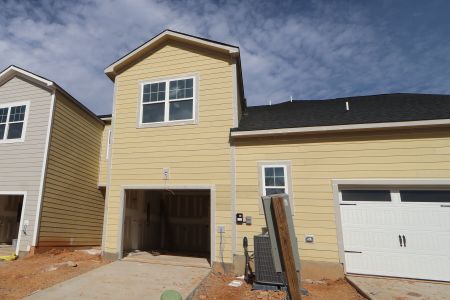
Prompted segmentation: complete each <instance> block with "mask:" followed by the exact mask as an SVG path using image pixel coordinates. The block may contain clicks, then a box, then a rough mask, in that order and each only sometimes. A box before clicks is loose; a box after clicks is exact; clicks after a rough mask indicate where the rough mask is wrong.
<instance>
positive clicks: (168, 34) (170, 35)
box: [104, 30, 240, 81]
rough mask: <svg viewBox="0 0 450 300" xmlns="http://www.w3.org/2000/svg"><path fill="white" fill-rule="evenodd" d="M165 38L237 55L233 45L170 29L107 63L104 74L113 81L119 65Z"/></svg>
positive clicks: (125, 63)
mask: <svg viewBox="0 0 450 300" xmlns="http://www.w3.org/2000/svg"><path fill="white" fill-rule="evenodd" d="M167 39H174V40H182V41H187V42H189V43H193V44H196V45H199V46H204V47H207V48H210V49H213V50H216V51H219V52H222V53H226V54H228V55H230V56H231V57H239V53H240V52H239V48H238V47H233V46H227V45H222V44H219V43H215V42H213V41H206V40H203V39H201V38H198V37H194V36H190V35H186V34H182V33H179V32H174V31H171V30H165V31H163V32H162V33H160V34H158V35H157V36H155V37H154V38H152V39H150V40H149V41H148V42H146V43H144V44H143V45H141V46H139V47H138V48H136V49H134V50H133V51H131V52H130V53H128V54H126V55H125V56H123V57H121V58H120V59H118V60H117V61H115V62H114V63H112V64H111V65H109V66H108V67H107V68H106V69H105V70H104V72H105V74H106V75H107V76H108V77H109V78H110V79H111V80H112V81H114V79H115V77H116V75H117V70H118V69H120V68H121V67H124V66H126V65H127V64H128V63H131V62H132V61H133V57H135V56H136V55H139V54H140V53H142V52H144V51H148V49H149V48H150V47H153V46H156V45H159V44H160V43H162V42H164V41H165V40H167Z"/></svg>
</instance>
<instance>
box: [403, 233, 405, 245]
mask: <svg viewBox="0 0 450 300" xmlns="http://www.w3.org/2000/svg"><path fill="white" fill-rule="evenodd" d="M403 247H406V239H405V236H404V235H403Z"/></svg>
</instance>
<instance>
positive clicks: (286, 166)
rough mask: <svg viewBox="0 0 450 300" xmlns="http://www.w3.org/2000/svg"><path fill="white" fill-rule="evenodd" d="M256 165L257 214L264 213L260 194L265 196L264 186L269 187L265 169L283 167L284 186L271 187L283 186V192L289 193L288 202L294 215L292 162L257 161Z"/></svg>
mask: <svg viewBox="0 0 450 300" xmlns="http://www.w3.org/2000/svg"><path fill="white" fill-rule="evenodd" d="M257 165H258V174H259V175H258V178H259V179H258V185H259V197H258V203H259V214H261V215H262V214H264V208H263V205H262V200H261V196H266V188H271V187H270V186H266V181H265V169H266V168H283V171H284V186H283V187H281V186H279V187H273V188H284V189H285V193H286V194H288V195H289V202H290V205H291V212H292V215H294V212H295V205H294V192H293V191H294V190H293V188H292V182H293V180H292V164H291V161H288V160H286V161H259V162H257Z"/></svg>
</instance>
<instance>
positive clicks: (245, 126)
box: [100, 30, 450, 281]
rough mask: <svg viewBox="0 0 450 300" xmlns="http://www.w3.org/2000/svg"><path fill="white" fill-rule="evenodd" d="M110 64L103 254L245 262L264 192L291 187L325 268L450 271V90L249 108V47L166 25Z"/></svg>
mask: <svg viewBox="0 0 450 300" xmlns="http://www.w3.org/2000/svg"><path fill="white" fill-rule="evenodd" d="M105 73H106V74H107V76H108V77H109V78H110V79H111V80H112V81H113V82H114V105H113V113H112V116H111V118H112V126H111V134H110V133H109V130H110V129H109V127H108V128H107V129H106V130H108V132H104V134H103V145H109V150H106V149H103V157H106V153H108V160H107V164H108V167H107V168H105V166H104V164H105V163H106V162H105V161H102V169H101V170H102V172H101V174H100V181H101V183H102V184H105V185H106V197H107V201H106V209H105V221H104V222H105V225H104V226H105V227H104V228H105V230H104V237H103V239H104V243H103V251H104V254H105V256H108V257H110V258H121V257H123V256H124V255H126V252H127V251H133V250H136V249H140V250H151V249H153V250H154V249H162V250H163V251H168V252H170V253H172V254H177V255H193V254H195V255H198V256H203V257H207V258H209V259H210V261H211V262H219V261H221V262H225V263H237V262H238V261H239V260H240V259H241V258H242V255H243V249H242V239H243V237H245V236H246V237H248V238H249V241H250V245H251V246H252V244H253V235H256V234H259V233H261V231H262V230H263V227H265V221H264V216H263V215H262V210H261V199H260V197H261V195H265V194H270V193H279V192H286V193H287V194H289V196H290V201H291V204H292V207H293V218H294V223H295V227H296V228H295V230H296V233H297V238H298V241H299V248H300V256H301V258H302V260H304V261H305V263H306V262H307V261H314V262H316V264H315V265H317V266H319V268H320V270H319V271H322V272H324V273H326V272H327V270H331V269H330V268H337V269H341V266H342V265H343V266H344V269H345V271H346V272H349V273H360V274H376V275H388V276H400V277H413V278H422V279H433V280H446V281H450V274H449V273H448V270H449V269H450V256H449V253H450V240H449V236H450V160H449V154H450V96H440V95H418V94H392V95H374V96H367V97H350V98H345V99H335V100H326V101H292V102H287V103H282V104H277V105H272V106H270V105H269V106H258V107H247V106H246V103H245V98H244V89H243V84H242V76H241V73H242V71H241V65H240V52H239V48H238V47H236V46H232V45H228V44H223V43H219V42H215V41H211V40H206V39H203V38H198V37H194V36H190V35H186V34H182V33H178V32H174V31H170V30H166V31H164V32H162V33H161V34H159V35H157V36H156V37H154V38H153V39H151V40H150V41H148V42H146V43H145V44H143V45H141V46H140V47H138V48H136V49H135V50H133V51H132V52H130V53H129V54H127V55H125V56H124V57H122V58H120V59H119V60H118V61H116V62H114V63H113V64H112V65H110V66H109V67H108V68H106V70H105ZM262 88H263V87H262ZM106 118H109V116H106ZM108 140H109V142H108ZM236 213H243V214H244V216H250V217H252V224H251V225H250V224H247V225H237V224H236V222H235V215H236ZM124 253H125V254H124ZM305 266H307V264H305Z"/></svg>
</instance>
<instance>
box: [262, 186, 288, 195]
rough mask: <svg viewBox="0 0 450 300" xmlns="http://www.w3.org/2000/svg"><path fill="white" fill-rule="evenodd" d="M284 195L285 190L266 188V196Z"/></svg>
mask: <svg viewBox="0 0 450 300" xmlns="http://www.w3.org/2000/svg"><path fill="white" fill-rule="evenodd" d="M284 193H285V189H283V188H281V189H272V188H267V189H266V196H268V195H274V194H284Z"/></svg>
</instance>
